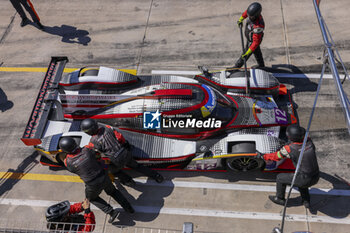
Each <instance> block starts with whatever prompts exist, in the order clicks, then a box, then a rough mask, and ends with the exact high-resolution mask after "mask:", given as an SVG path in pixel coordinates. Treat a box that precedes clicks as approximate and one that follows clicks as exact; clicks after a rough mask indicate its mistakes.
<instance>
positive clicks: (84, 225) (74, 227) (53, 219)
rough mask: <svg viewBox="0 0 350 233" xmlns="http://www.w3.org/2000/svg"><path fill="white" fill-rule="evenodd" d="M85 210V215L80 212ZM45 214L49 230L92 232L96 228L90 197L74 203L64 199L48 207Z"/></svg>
mask: <svg viewBox="0 0 350 233" xmlns="http://www.w3.org/2000/svg"><path fill="white" fill-rule="evenodd" d="M83 211H84V216H82V215H81V214H79V213H80V212H83ZM45 216H46V220H47V222H48V223H47V228H48V229H49V230H71V231H74V232H91V231H93V230H94V229H95V223H96V222H95V215H94V212H92V211H91V210H90V202H89V200H88V199H85V200H84V201H83V202H79V203H75V204H73V205H71V204H70V203H69V201H62V202H60V203H57V204H55V205H52V206H50V207H49V208H47V210H46V213H45Z"/></svg>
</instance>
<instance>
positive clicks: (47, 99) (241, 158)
mask: <svg viewBox="0 0 350 233" xmlns="http://www.w3.org/2000/svg"><path fill="white" fill-rule="evenodd" d="M67 62H68V59H67V58H66V57H53V58H52V60H51V63H50V65H49V67H48V71H47V73H46V75H45V78H44V81H43V84H42V86H41V89H40V91H39V95H38V97H37V100H36V102H35V105H34V108H33V111H32V114H31V116H30V119H29V121H28V124H27V127H26V129H25V132H24V134H23V137H22V141H23V142H24V143H25V144H26V145H28V146H34V148H35V149H36V150H38V151H39V153H40V154H41V155H42V160H41V161H42V163H43V164H48V165H53V166H60V165H62V160H63V158H64V156H65V154H64V153H63V152H61V151H60V150H59V148H58V143H59V140H60V139H61V138H62V137H65V136H71V137H73V138H74V139H75V140H76V141H77V142H78V144H79V145H80V146H85V145H87V144H88V142H89V139H90V136H89V135H87V134H85V133H84V132H82V131H80V122H81V120H83V119H86V118H93V119H96V120H97V121H98V122H100V123H102V124H108V125H111V126H113V127H115V128H117V130H118V131H120V132H121V133H122V134H123V135H124V137H125V138H126V140H128V141H129V143H130V144H131V145H132V146H133V147H132V150H133V155H134V157H135V159H136V160H138V161H139V162H141V163H143V164H145V165H148V166H151V167H155V168H165V169H187V170H220V169H230V170H234V171H248V170H253V169H258V168H263V169H265V170H274V171H283V170H284V171H290V170H293V169H294V167H293V165H292V163H291V161H289V160H288V159H287V160H283V161H280V162H279V163H277V164H273V165H272V166H271V165H270V164H267V166H265V165H266V164H265V162H264V161H263V160H261V159H257V158H256V154H257V153H256V152H257V151H259V152H261V153H270V152H273V151H276V150H277V149H279V148H280V147H281V146H282V143H283V142H282V141H281V139H280V138H281V129H282V128H285V127H286V126H288V125H290V124H295V123H297V119H296V117H295V113H294V109H293V105H292V101H291V97H290V95H289V92H288V90H287V89H286V87H285V86H284V85H282V84H280V83H279V82H278V80H277V79H276V78H275V77H274V76H273V75H272V74H271V73H268V72H266V71H263V70H259V69H250V73H249V82H250V88H249V90H250V94H249V95H246V94H244V90H245V82H246V78H245V76H244V72H242V71H239V70H237V71H233V72H226V71H221V72H216V73H209V72H204V74H203V75H196V76H195V77H191V78H189V77H180V76H169V75H152V76H150V75H133V74H130V73H125V72H123V71H120V70H116V69H112V68H107V67H98V68H81V69H79V70H76V71H74V72H72V73H67V74H65V73H64V72H63V70H64V67H65V65H66V63H67Z"/></svg>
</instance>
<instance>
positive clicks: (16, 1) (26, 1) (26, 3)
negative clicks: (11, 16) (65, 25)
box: [10, 0, 44, 30]
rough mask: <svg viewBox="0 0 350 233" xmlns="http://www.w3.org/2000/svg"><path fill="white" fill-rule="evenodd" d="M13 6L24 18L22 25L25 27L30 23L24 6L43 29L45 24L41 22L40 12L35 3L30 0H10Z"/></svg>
mask: <svg viewBox="0 0 350 233" xmlns="http://www.w3.org/2000/svg"><path fill="white" fill-rule="evenodd" d="M10 2H11V3H12V5H13V7H14V8H15V9H16V11H17V12H18V14H19V15H20V16H21V18H22V22H21V27H24V26H25V25H27V24H28V23H29V19H28V18H27V16H26V13H24V10H23V8H22V6H23V7H24V8H25V9H26V10H27V11H28V12H29V14H30V16H31V17H32V19H33V21H34V23H36V25H38V27H39V29H41V30H43V29H44V26H43V25H42V24H41V23H40V18H39V16H38V14H37V13H36V11H35V9H34V6H33V4H32V3H31V2H30V0H10Z"/></svg>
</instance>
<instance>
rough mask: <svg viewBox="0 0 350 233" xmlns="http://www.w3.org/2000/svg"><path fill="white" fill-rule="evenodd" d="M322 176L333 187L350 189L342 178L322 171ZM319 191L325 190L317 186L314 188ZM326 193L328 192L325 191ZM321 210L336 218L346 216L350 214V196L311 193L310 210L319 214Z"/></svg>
mask: <svg viewBox="0 0 350 233" xmlns="http://www.w3.org/2000/svg"><path fill="white" fill-rule="evenodd" d="M320 178H321V179H324V180H326V181H328V182H330V183H331V184H332V185H333V189H350V186H349V185H348V184H345V183H344V181H342V180H341V179H339V178H337V177H335V176H332V175H329V174H327V173H324V172H321V173H320ZM312 189H313V190H317V191H318V192H324V191H322V190H320V189H317V188H312ZM324 193H325V194H326V192H324ZM318 211H319V212H321V213H323V214H326V215H328V216H330V217H334V218H345V217H347V216H348V215H349V214H350V197H348V196H335V195H311V207H310V212H311V213H312V214H317V212H318Z"/></svg>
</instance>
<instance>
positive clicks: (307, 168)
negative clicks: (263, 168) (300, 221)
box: [264, 125, 320, 208]
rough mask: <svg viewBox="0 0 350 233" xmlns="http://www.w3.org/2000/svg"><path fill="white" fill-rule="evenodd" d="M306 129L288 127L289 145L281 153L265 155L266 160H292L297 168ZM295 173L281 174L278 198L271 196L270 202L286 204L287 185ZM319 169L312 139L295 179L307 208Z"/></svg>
mask: <svg viewBox="0 0 350 233" xmlns="http://www.w3.org/2000/svg"><path fill="white" fill-rule="evenodd" d="M304 135H305V129H304V128H302V127H300V126H297V125H290V126H288V127H287V137H288V140H289V141H290V143H289V144H287V145H285V146H283V147H282V148H281V149H280V150H279V151H277V152H274V153H270V154H265V155H264V159H265V160H274V161H279V160H281V159H283V158H290V159H291V160H292V162H293V164H294V166H295V167H296V166H297V163H298V159H299V156H300V151H301V148H302V145H303V140H304ZM293 176H294V173H280V174H278V175H277V179H276V196H269V198H270V200H271V201H273V202H274V203H276V204H279V205H284V204H285V201H286V200H285V198H284V195H285V192H286V187H287V185H290V184H291V183H292V180H293ZM319 177H320V176H319V168H318V163H317V158H316V153H315V145H314V144H313V142H312V140H311V139H310V138H308V139H307V142H306V145H305V150H304V155H303V159H302V161H301V163H300V168H299V172H298V174H297V176H296V178H295V183H294V186H296V187H298V189H299V192H300V195H301V198H302V201H303V204H304V206H305V207H306V208H309V207H310V194H309V187H311V186H312V185H315V184H317V182H318V179H319Z"/></svg>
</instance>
